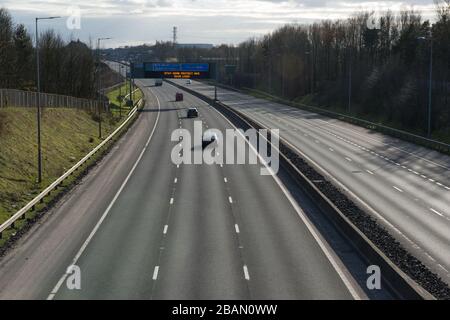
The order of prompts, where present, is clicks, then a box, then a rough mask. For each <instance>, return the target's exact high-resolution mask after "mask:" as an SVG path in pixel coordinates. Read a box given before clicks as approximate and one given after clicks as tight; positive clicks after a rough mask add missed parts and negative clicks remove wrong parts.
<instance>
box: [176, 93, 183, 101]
mask: <svg viewBox="0 0 450 320" xmlns="http://www.w3.org/2000/svg"><path fill="white" fill-rule="evenodd" d="M183 99H184V97H183V94H182V93H180V92H177V94H176V95H175V101H183Z"/></svg>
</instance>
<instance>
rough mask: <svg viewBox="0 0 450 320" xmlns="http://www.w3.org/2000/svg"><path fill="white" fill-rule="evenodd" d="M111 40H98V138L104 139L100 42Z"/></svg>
mask: <svg viewBox="0 0 450 320" xmlns="http://www.w3.org/2000/svg"><path fill="white" fill-rule="evenodd" d="M110 39H111V38H98V39H97V90H98V92H97V94H98V103H99V104H98V137H99V139H101V138H102V114H101V97H102V95H101V88H100V41H102V40H110Z"/></svg>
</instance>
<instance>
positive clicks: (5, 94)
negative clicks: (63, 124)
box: [0, 89, 109, 112]
mask: <svg viewBox="0 0 450 320" xmlns="http://www.w3.org/2000/svg"><path fill="white" fill-rule="evenodd" d="M40 97H41V99H40V100H41V107H44V108H45V107H47V108H77V109H83V110H87V111H93V112H94V111H97V110H98V108H99V107H100V108H102V109H103V111H107V110H108V105H109V103H108V101H97V100H89V99H82V98H75V97H70V96H63V95H59V94H49V93H41V94H40ZM36 106H37V92H33V91H22V90H15V89H0V108H4V107H24V108H33V107H36Z"/></svg>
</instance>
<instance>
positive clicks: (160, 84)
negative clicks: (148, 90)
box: [155, 79, 163, 87]
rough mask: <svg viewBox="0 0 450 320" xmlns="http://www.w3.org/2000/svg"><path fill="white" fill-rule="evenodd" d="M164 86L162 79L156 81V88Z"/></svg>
mask: <svg viewBox="0 0 450 320" xmlns="http://www.w3.org/2000/svg"><path fill="white" fill-rule="evenodd" d="M162 85H163V81H162V79H156V80H155V87H161V86H162Z"/></svg>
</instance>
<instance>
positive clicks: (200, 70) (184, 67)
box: [132, 62, 210, 79]
mask: <svg viewBox="0 0 450 320" xmlns="http://www.w3.org/2000/svg"><path fill="white" fill-rule="evenodd" d="M132 69H133V75H136V76H137V77H139V78H141V77H144V78H174V79H193V78H209V77H210V66H209V64H208V63H165V62H152V63H143V64H142V63H140V64H134V65H133V67H132Z"/></svg>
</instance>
